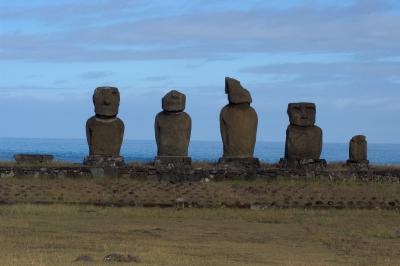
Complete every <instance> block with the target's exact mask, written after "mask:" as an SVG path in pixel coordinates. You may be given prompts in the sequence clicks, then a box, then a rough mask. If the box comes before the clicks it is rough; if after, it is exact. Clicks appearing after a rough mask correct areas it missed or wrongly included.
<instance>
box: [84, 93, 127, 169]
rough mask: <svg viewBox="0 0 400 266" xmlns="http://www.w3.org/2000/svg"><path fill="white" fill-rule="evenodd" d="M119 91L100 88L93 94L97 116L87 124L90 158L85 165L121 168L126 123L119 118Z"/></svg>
mask: <svg viewBox="0 0 400 266" xmlns="http://www.w3.org/2000/svg"><path fill="white" fill-rule="evenodd" d="M119 101H120V96H119V91H118V89H117V88H115V87H98V88H97V89H96V90H95V91H94V94H93V104H94V107H95V108H94V111H95V113H96V115H95V116H93V117H91V118H89V119H88V121H87V122H86V138H87V142H88V145H89V156H87V157H86V158H85V161H84V164H86V165H96V166H111V167H112V166H119V165H123V164H124V159H123V157H121V156H120V155H119V152H120V150H121V145H122V141H123V137H124V128H125V127H124V123H123V122H122V120H121V119H119V118H118V117H117V114H118V108H119Z"/></svg>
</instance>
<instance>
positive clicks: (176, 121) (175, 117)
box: [154, 90, 192, 167]
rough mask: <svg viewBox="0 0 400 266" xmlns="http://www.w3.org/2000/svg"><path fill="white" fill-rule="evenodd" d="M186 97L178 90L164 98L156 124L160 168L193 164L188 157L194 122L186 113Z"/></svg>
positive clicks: (157, 163) (157, 164)
mask: <svg viewBox="0 0 400 266" xmlns="http://www.w3.org/2000/svg"><path fill="white" fill-rule="evenodd" d="M185 104H186V96H185V94H182V93H180V92H178V91H176V90H172V91H170V92H168V93H167V94H166V95H165V96H164V97H163V98H162V109H163V111H162V112H160V113H158V114H157V116H156V119H155V122H154V129H155V136H156V141H157V148H158V151H157V157H156V159H155V165H156V166H158V167H163V166H167V167H171V166H172V167H181V166H188V165H190V164H191V159H190V157H188V148H189V141H190V133H191V130H192V120H191V118H190V116H189V115H188V114H187V113H186V112H184V111H183V110H185Z"/></svg>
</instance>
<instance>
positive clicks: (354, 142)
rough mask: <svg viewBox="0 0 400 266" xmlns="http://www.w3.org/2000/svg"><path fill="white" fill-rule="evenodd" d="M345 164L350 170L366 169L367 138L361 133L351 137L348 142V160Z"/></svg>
mask: <svg viewBox="0 0 400 266" xmlns="http://www.w3.org/2000/svg"><path fill="white" fill-rule="evenodd" d="M347 166H348V167H349V168H350V169H352V170H358V171H359V170H368V167H369V161H368V158H367V139H366V137H365V136H363V135H357V136H354V137H352V138H351V140H350V143H349V160H347Z"/></svg>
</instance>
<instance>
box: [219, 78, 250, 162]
mask: <svg viewBox="0 0 400 266" xmlns="http://www.w3.org/2000/svg"><path fill="white" fill-rule="evenodd" d="M225 93H227V94H228V100H229V104H228V105H226V106H225V107H224V108H223V109H222V110H221V114H220V130H221V137H222V142H223V146H224V154H223V157H253V154H254V146H255V144H256V135H257V124H258V118H257V113H256V111H255V110H254V109H253V108H252V107H251V106H250V103H251V102H252V99H251V96H250V93H249V92H248V91H247V90H246V89H244V88H243V87H242V86H241V85H240V82H239V81H237V80H235V79H231V78H225Z"/></svg>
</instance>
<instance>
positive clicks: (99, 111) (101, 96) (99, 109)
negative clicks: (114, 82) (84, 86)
mask: <svg viewBox="0 0 400 266" xmlns="http://www.w3.org/2000/svg"><path fill="white" fill-rule="evenodd" d="M119 101H120V96H119V91H118V89H117V88H115V87H98V88H96V90H95V91H94V94H93V103H94V107H95V109H94V111H95V113H96V115H101V116H106V117H115V116H117V114H118V108H119Z"/></svg>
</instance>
